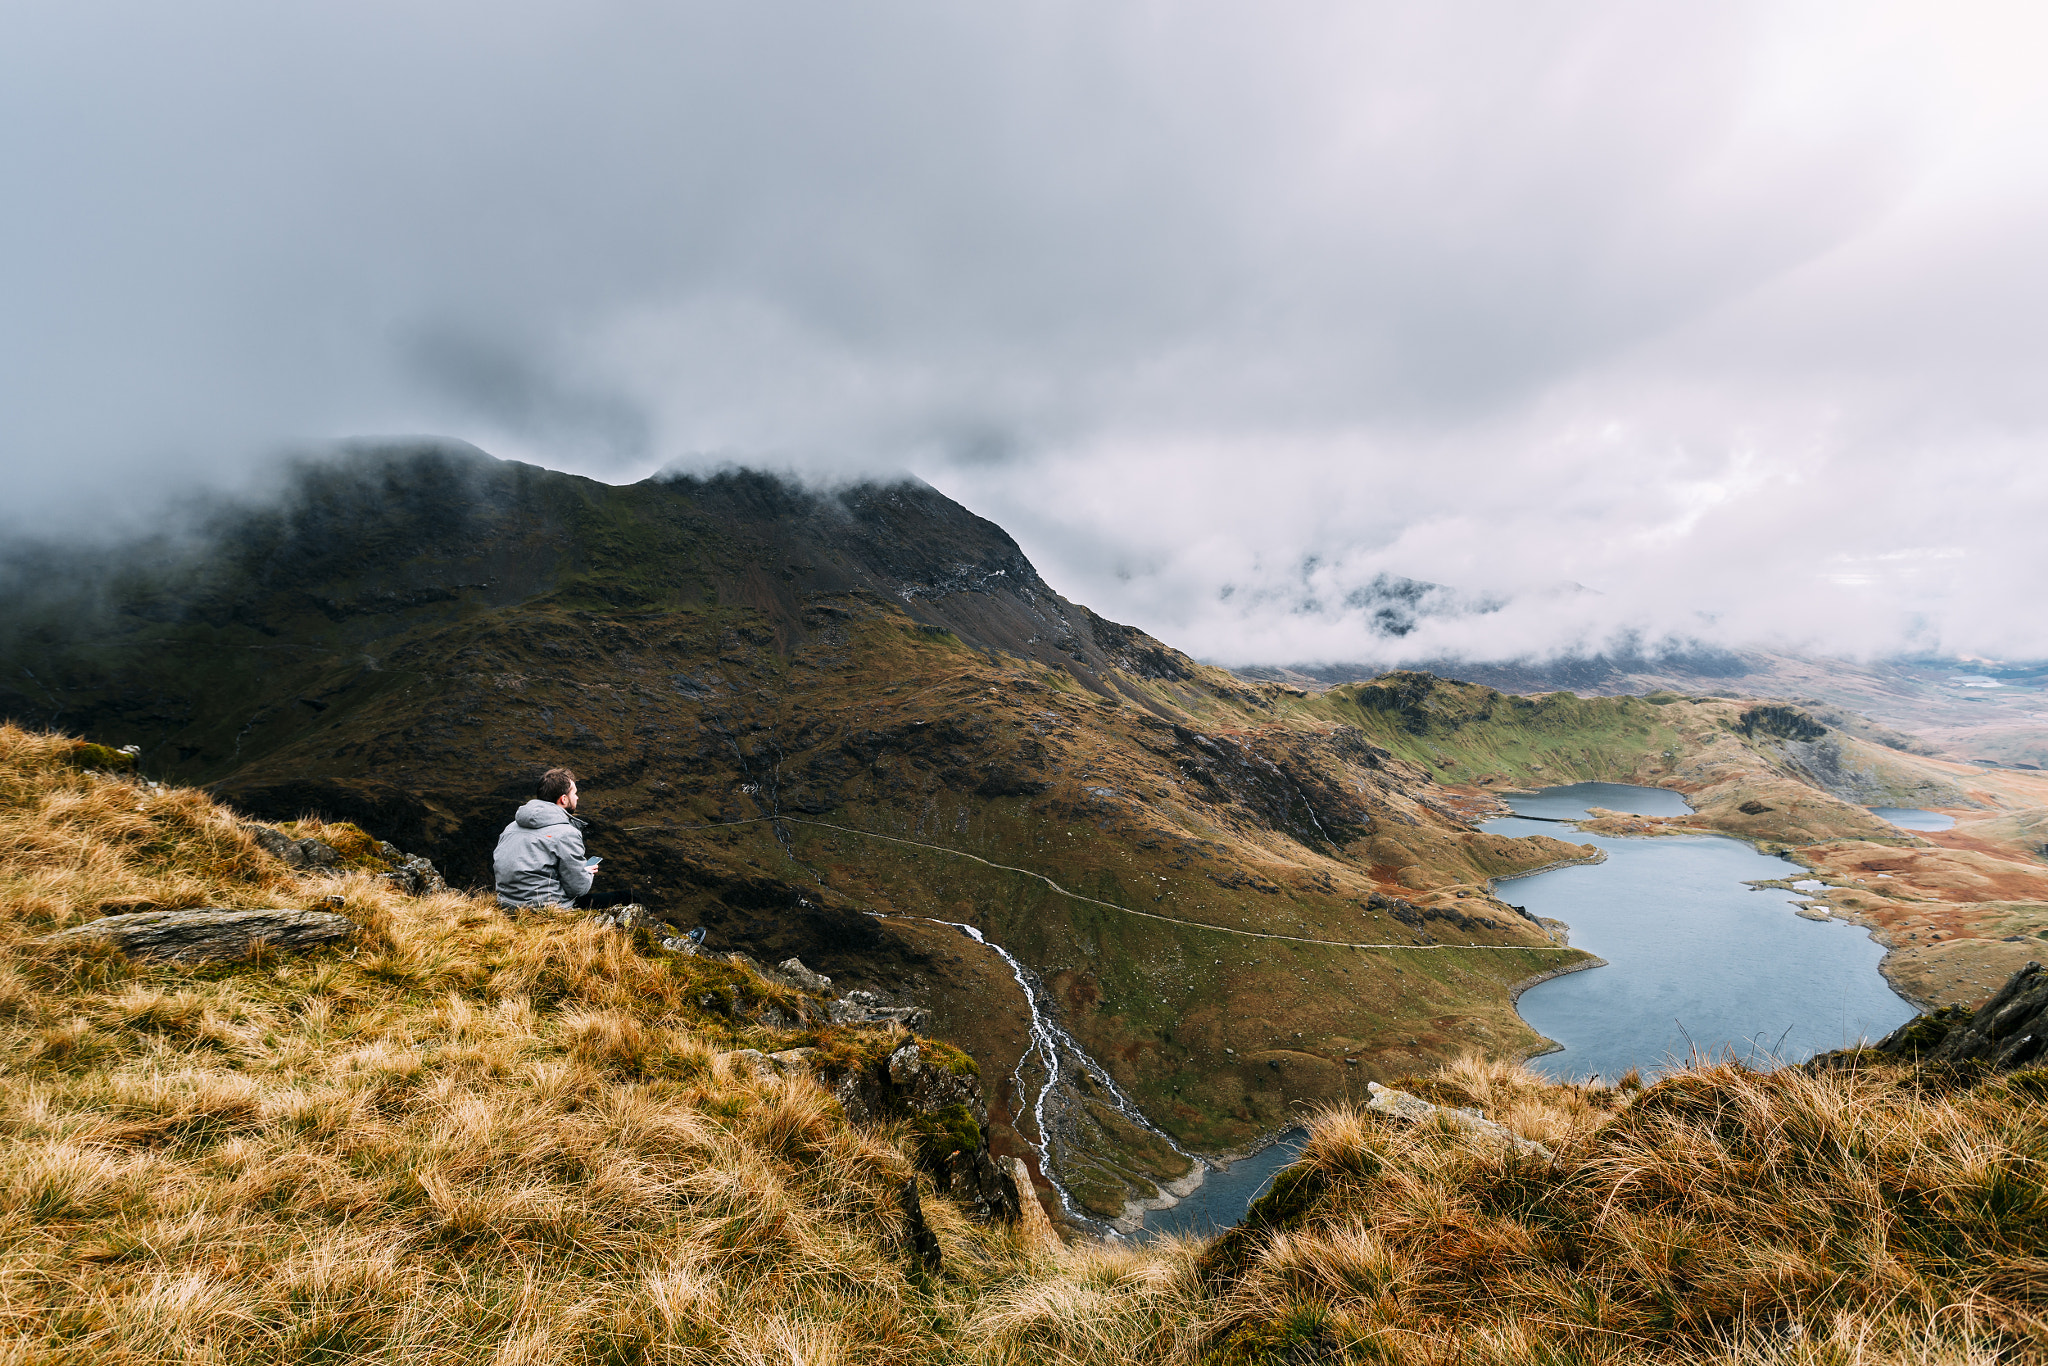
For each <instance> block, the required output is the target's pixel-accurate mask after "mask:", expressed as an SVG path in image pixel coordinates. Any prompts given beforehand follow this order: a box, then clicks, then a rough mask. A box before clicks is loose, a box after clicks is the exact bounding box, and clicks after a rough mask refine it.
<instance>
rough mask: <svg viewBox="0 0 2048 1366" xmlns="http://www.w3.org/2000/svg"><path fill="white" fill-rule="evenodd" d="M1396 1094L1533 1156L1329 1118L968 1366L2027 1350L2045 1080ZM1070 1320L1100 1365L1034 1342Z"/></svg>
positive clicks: (2038, 1265) (1068, 1348) (1024, 1314)
mask: <svg viewBox="0 0 2048 1366" xmlns="http://www.w3.org/2000/svg"><path fill="white" fill-rule="evenodd" d="M1417 1089H1419V1090H1424V1091H1428V1090H1431V1089H1434V1090H1436V1091H1438V1092H1439V1093H1440V1094H1439V1099H1443V1100H1446V1101H1449V1102H1451V1103H1458V1104H1465V1103H1471V1102H1474V1101H1477V1102H1479V1103H1481V1104H1482V1105H1483V1106H1484V1107H1485V1108H1487V1110H1488V1113H1489V1114H1492V1115H1494V1116H1495V1117H1496V1118H1501V1119H1504V1120H1506V1121H1507V1122H1508V1123H1509V1124H1510V1125H1511V1127H1514V1128H1516V1129H1517V1130H1518V1131H1520V1132H1521V1133H1522V1134H1524V1135H1525V1136H1527V1137H1531V1138H1537V1139H1540V1140H1541V1141H1542V1142H1544V1143H1546V1144H1548V1145H1550V1146H1551V1147H1552V1149H1553V1150H1554V1152H1555V1155H1556V1160H1555V1161H1553V1162H1546V1161H1543V1160H1542V1159H1540V1158H1536V1157H1531V1156H1527V1155H1522V1154H1518V1153H1516V1152H1513V1151H1511V1150H1510V1149H1509V1148H1508V1147H1507V1146H1506V1145H1504V1144H1501V1143H1499V1142H1498V1141H1489V1140H1487V1139H1485V1138H1483V1137H1480V1136H1476V1135H1473V1134H1471V1133H1468V1132H1466V1131H1464V1130H1461V1129H1457V1128H1453V1127H1451V1126H1449V1125H1442V1126H1429V1125H1423V1126H1417V1127H1413V1128H1405V1127H1399V1126H1396V1125H1393V1124H1391V1123H1390V1122H1389V1121H1386V1120H1384V1119H1382V1118H1381V1117H1379V1116H1377V1115H1373V1114H1370V1113H1366V1112H1361V1111H1359V1110H1355V1109H1340V1110H1333V1111H1331V1112H1328V1113H1326V1114H1324V1115H1322V1116H1320V1117H1319V1118H1318V1119H1317V1120H1316V1121H1315V1122H1314V1124H1313V1125H1312V1126H1311V1130H1310V1137H1309V1141H1308V1144H1307V1146H1306V1148H1305V1149H1304V1151H1303V1153H1302V1157H1301V1160H1300V1161H1299V1162H1298V1163H1296V1164H1295V1165H1294V1166H1293V1167H1290V1168H1288V1169H1287V1170H1286V1171H1285V1172H1283V1173H1282V1174H1281V1176H1280V1178H1279V1179H1278V1180H1277V1181H1276V1182H1275V1185H1274V1189H1273V1191H1272V1192H1271V1194H1269V1195H1268V1196H1267V1197H1265V1199H1264V1200H1262V1202H1261V1203H1260V1205H1259V1206H1258V1207H1257V1209H1256V1210H1255V1213H1254V1218H1253V1219H1252V1220H1250V1221H1248V1222H1247V1224H1246V1225H1245V1226H1244V1227H1242V1228H1241V1229H1240V1230H1237V1231H1234V1232H1232V1233H1230V1234H1227V1235H1225V1236H1224V1237H1223V1238H1222V1239H1220V1240H1218V1241H1217V1242H1216V1243H1214V1244H1213V1245H1211V1246H1210V1247H1207V1248H1204V1249H1199V1250H1191V1249H1187V1248H1175V1249H1169V1250H1167V1251H1165V1252H1164V1253H1162V1254H1161V1255H1160V1257H1159V1258H1158V1259H1157V1261H1156V1263H1155V1264H1153V1265H1152V1266H1151V1267H1150V1268H1149V1270H1148V1271H1147V1273H1146V1274H1139V1273H1138V1272H1136V1271H1132V1270H1127V1271H1124V1272H1122V1273H1120V1280H1119V1281H1118V1282H1117V1284H1116V1285H1115V1286H1109V1285H1107V1284H1105V1282H1104V1280H1103V1274H1102V1272H1101V1271H1100V1270H1092V1271H1091V1270H1077V1269H1064V1270H1063V1271H1062V1272H1061V1273H1060V1276H1059V1280H1060V1285H1058V1286H1049V1285H1038V1286H1034V1287H1032V1288H1031V1290H1030V1291H1029V1292H1028V1293H1026V1292H1022V1291H1016V1290H1013V1291H1011V1292H1009V1294H1008V1297H1007V1298H1006V1299H1005V1300H1004V1301H1003V1302H1002V1303H1001V1304H994V1305H991V1306H990V1307H989V1308H987V1309H985V1310H984V1313H983V1315H982V1317H981V1318H980V1319H979V1320H978V1321H977V1327H978V1330H979V1331H980V1332H982V1333H983V1334H985V1335H986V1336H987V1337H988V1339H989V1342H990V1349H991V1350H990V1355H991V1357H992V1358H993V1359H1000V1360H1009V1361H1016V1362H1024V1361H1029V1360H1062V1361H1065V1360H1071V1361H1077V1362H1079V1361H1136V1360H1141V1359H1145V1358H1148V1357H1149V1358H1152V1359H1157V1360H1165V1361H1175V1360H1186V1361H1203V1362H1211V1363H1219V1364H1220V1363H1254V1362H1298V1361H1303V1362H1305V1361H1386V1362H1401V1363H1415V1364H1416V1366H1422V1364H1423V1363H1428V1364H1429V1366H1437V1364H1438V1363H1442V1364H1443V1366H1449V1364H1450V1363H1459V1364H1460V1366H1463V1364H1465V1363H1499V1364H1500V1366H1509V1364H1510V1363H1529V1362H1560V1363H1562V1362H1573V1363H1594V1362H1614V1363H1622V1362H1637V1361H1671V1362H1722V1363H1729V1366H1734V1363H1764V1362H1773V1363H1777V1362H1782V1363H1813V1366H1821V1364H1822V1363H1826V1364H1827V1366H1849V1364H1851V1363H1858V1364H1862V1363H1868V1364H1869V1366H1877V1364H1878V1363H1885V1364H1886V1366H1892V1364H1894V1363H1896V1364H1897V1366H1905V1364H1906V1363H1957V1364H1958V1366H1960V1364H1961V1363H1973V1364H1974V1363H1990V1362H1993V1361H1998V1362H2022V1361H2027V1362H2031V1361H2040V1360H2048V1353H2044V1348H2043V1345H2042V1344H2043V1343H2044V1341H2048V1113H2044V1108H2043V1102H2044V1099H2048V1076H2044V1075H2043V1074H2042V1073H2038V1072H2037V1073H2031V1074H2021V1075H2019V1076H2016V1077H2013V1078H2008V1079H2005V1080H2002V1081H1996V1082H1992V1083H1988V1084H1985V1085H1982V1086H1978V1087H1975V1088H1972V1089H1969V1090H1964V1091H1958V1092H1956V1093H1954V1094H1939V1093H1930V1092H1928V1091H1927V1090H1925V1089H1923V1088H1922V1087H1921V1085H1919V1084H1918V1083H1917V1082H1916V1081H1915V1079H1914V1078H1913V1077H1912V1076H1911V1075H1910V1074H1907V1073H1903V1072H1900V1071H1886V1072H1870V1071H1864V1072H1854V1071H1844V1072H1831V1073H1822V1074H1820V1075H1809V1074H1807V1073H1805V1072H1803V1071H1800V1070H1797V1069H1789V1070H1785V1071H1780V1072H1774V1073H1768V1074H1760V1073H1756V1072H1751V1071H1747V1070H1745V1069H1743V1068H1740V1067H1737V1066H1733V1065H1714V1064H1707V1065H1700V1066H1696V1067H1694V1068H1692V1069H1690V1070H1688V1071H1686V1072H1684V1073H1681V1074H1679V1075H1677V1076H1674V1077H1671V1078H1668V1079H1666V1080H1665V1081H1663V1082H1661V1083H1659V1084H1658V1085H1656V1086H1653V1087H1650V1088H1648V1089H1647V1090H1644V1091H1642V1092H1640V1093H1637V1094H1635V1095H1633V1096H1628V1095H1625V1094H1619V1093H1615V1092H1601V1091H1595V1090H1588V1089H1585V1088H1577V1087H1562V1086H1554V1085H1550V1084H1548V1083H1545V1082H1543V1081H1541V1080H1539V1079H1537V1078H1535V1077H1534V1076H1532V1075H1531V1074H1529V1073H1528V1072H1526V1071H1525V1070H1523V1069H1521V1068H1518V1067H1513V1066H1509V1065H1503V1064H1484V1063H1478V1062H1468V1063H1463V1064H1460V1065H1458V1066H1457V1067H1454V1068H1448V1069H1445V1071H1444V1072H1443V1073H1441V1074H1439V1075H1438V1076H1437V1077H1436V1078H1433V1079H1431V1080H1430V1081H1429V1082H1426V1083H1420V1084H1418V1085H1417ZM1441 1093H1449V1094H1441ZM1091 1277H1092V1279H1091ZM1081 1304H1085V1306H1086V1308H1087V1310H1088V1312H1089V1315H1090V1317H1091V1319H1093V1320H1096V1321H1097V1322H1096V1323H1095V1326H1093V1327H1092V1328H1091V1329H1090V1330H1089V1332H1090V1334H1091V1335H1092V1336H1091V1338H1090V1342H1091V1343H1105V1344H1108V1343H1113V1344H1115V1347H1114V1349H1113V1350H1111V1349H1109V1348H1100V1349H1098V1348H1094V1347H1089V1348H1088V1350H1081V1348H1082V1347H1083V1344H1082V1343H1081V1341H1080V1339H1079V1338H1078V1337H1077V1335H1076V1333H1075V1330H1073V1329H1072V1328H1070V1327H1062V1326H1060V1324H1059V1323H1058V1319H1059V1317H1060V1312H1061V1309H1062V1308H1063V1307H1065V1306H1072V1305H1081ZM1105 1319H1106V1320H1110V1321H1111V1322H1107V1323H1105V1322H1101V1320H1105Z"/></svg>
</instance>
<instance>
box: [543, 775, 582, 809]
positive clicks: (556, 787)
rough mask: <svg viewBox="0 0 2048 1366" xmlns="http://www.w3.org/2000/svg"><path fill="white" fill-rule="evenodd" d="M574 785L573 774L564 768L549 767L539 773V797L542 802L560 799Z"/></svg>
mask: <svg viewBox="0 0 2048 1366" xmlns="http://www.w3.org/2000/svg"><path fill="white" fill-rule="evenodd" d="M574 786H576V775H575V774H573V773H571V772H570V771H569V770H568V769H566V768H551V769H549V770H548V771H547V772H545V773H543V774H541V775H540V799H541V800H542V801H544V802H553V801H560V800H561V799H562V798H564V797H566V796H568V795H569V789H570V788H572V787H574Z"/></svg>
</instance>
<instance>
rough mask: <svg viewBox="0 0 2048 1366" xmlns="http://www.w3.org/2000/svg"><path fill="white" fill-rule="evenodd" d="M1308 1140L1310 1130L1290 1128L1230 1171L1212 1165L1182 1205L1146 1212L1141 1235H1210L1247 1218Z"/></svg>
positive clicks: (1231, 1166)
mask: <svg viewBox="0 0 2048 1366" xmlns="http://www.w3.org/2000/svg"><path fill="white" fill-rule="evenodd" d="M1307 1141H1308V1132H1307V1130H1305V1129H1289V1130H1288V1131H1287V1132H1286V1133H1284V1134H1282V1135H1280V1137H1279V1139H1278V1140H1276V1141H1275V1142H1274V1143H1273V1145H1272V1146H1271V1147H1268V1148H1261V1149H1260V1150H1259V1151H1258V1152H1255V1153H1253V1154H1252V1155H1251V1156H1250V1157H1247V1158H1242V1159H1240V1160H1238V1161H1236V1162H1233V1163H1231V1164H1230V1167H1229V1169H1228V1170H1225V1171H1217V1170H1215V1169H1214V1168H1211V1169H1210V1171H1209V1174H1208V1176H1207V1177H1205V1178H1204V1179H1203V1181H1202V1184H1201V1185H1199V1186H1197V1187H1195V1189H1194V1192H1193V1193H1192V1194H1190V1195H1188V1196H1187V1197H1185V1198H1184V1199H1182V1200H1181V1202H1180V1203H1179V1204H1177V1205H1175V1206H1173V1207H1172V1208H1171V1209H1161V1210H1153V1211H1152V1212H1151V1213H1150V1214H1147V1215H1146V1216H1145V1228H1144V1231H1143V1232H1142V1233H1140V1234H1139V1235H1138V1236H1139V1237H1140V1238H1152V1237H1156V1236H1158V1235H1159V1234H1162V1233H1185V1234H1191V1235H1193V1236H1195V1237H1197V1238H1207V1237H1209V1236H1211V1235H1212V1234H1217V1233H1221V1232H1222V1231H1223V1230H1224V1229H1227V1228H1230V1227H1232V1226H1233V1225H1235V1224H1236V1223H1237V1222H1238V1221H1239V1220H1241V1219H1243V1218H1244V1212H1245V1209H1246V1208H1247V1207H1248V1206H1249V1205H1250V1204H1251V1202H1252V1201H1254V1200H1256V1199H1258V1198H1259V1196H1261V1195H1263V1194H1265V1191H1266V1186H1267V1183H1269V1182H1270V1181H1272V1179H1273V1174H1274V1173H1275V1172H1277V1171H1279V1170H1280V1169H1281V1168H1282V1167H1284V1166H1286V1165H1287V1164H1288V1163H1290V1162H1292V1161H1293V1160H1294V1159H1295V1158H1296V1157H1297V1156H1299V1155H1300V1153H1301V1145H1302V1144H1303V1143H1305V1142H1307Z"/></svg>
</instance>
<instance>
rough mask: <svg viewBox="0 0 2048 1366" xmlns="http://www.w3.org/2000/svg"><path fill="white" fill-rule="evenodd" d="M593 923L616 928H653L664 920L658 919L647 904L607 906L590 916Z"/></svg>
mask: <svg viewBox="0 0 2048 1366" xmlns="http://www.w3.org/2000/svg"><path fill="white" fill-rule="evenodd" d="M590 923H591V924H593V925H603V926H606V927H608V928H611V929H614V930H651V929H653V928H655V927H656V926H657V925H660V924H661V923H662V922H661V921H659V920H656V919H655V918H654V916H653V915H652V914H650V913H649V912H648V910H647V908H646V907H645V906H641V905H638V904H633V905H627V906H607V907H605V908H604V909H603V910H601V911H599V912H597V913H596V914H595V915H593V916H591V917H590Z"/></svg>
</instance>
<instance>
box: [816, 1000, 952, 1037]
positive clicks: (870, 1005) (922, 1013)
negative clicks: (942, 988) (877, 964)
mask: <svg viewBox="0 0 2048 1366" xmlns="http://www.w3.org/2000/svg"><path fill="white" fill-rule="evenodd" d="M829 1009H830V1011H831V1015H832V1023H833V1024H851V1025H892V1024H896V1025H902V1026H903V1027H904V1028H905V1029H907V1030H910V1031H911V1032H912V1033H914V1034H917V1033H923V1032H924V1031H925V1030H926V1029H928V1028H930V1026H931V1019H932V1016H931V1012H930V1011H928V1010H926V1009H924V1008H923V1007H922V1006H890V1005H883V1004H882V998H881V997H879V996H877V995H875V993H873V992H872V991H849V992H847V993H846V994H845V995H844V996H841V997H840V998H839V999H838V1000H836V1001H834V1002H832V1004H831V1006H830V1007H829Z"/></svg>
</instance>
